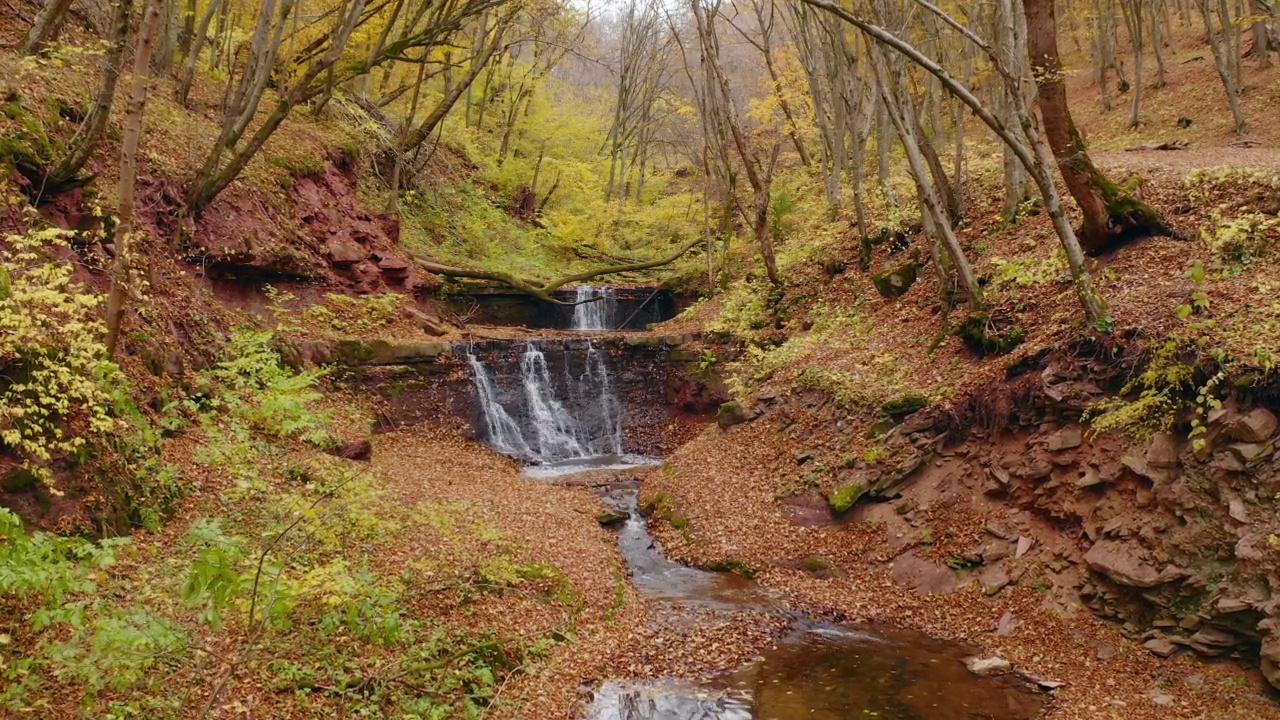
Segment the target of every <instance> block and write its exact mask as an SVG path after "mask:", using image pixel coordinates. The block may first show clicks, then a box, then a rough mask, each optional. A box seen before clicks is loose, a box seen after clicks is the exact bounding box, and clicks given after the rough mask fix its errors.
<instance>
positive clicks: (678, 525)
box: [667, 515, 689, 532]
mask: <svg viewBox="0 0 1280 720" xmlns="http://www.w3.org/2000/svg"><path fill="white" fill-rule="evenodd" d="M667 522H668V523H671V527H673V528H675V529H677V530H679V531H680V532H684V531H685V530H688V529H689V518H687V517H685V516H683V515H672V516H670V517H669V518H667Z"/></svg>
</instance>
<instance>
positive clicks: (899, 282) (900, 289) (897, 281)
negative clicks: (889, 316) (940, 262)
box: [871, 260, 920, 298]
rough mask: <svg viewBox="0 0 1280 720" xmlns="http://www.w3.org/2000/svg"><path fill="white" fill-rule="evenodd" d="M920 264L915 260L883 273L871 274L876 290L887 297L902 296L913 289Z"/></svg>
mask: <svg viewBox="0 0 1280 720" xmlns="http://www.w3.org/2000/svg"><path fill="white" fill-rule="evenodd" d="M919 270H920V264H919V263H917V262H915V261H914V260H913V261H911V262H908V263H906V264H903V265H899V266H898V267H896V268H894V269H892V270H887V271H885V272H882V273H876V274H875V275H873V276H871V282H872V284H874V285H875V286H876V291H877V292H879V293H880V294H881V295H883V296H884V297H887V298H896V297H902V296H903V295H905V294H906V293H907V291H908V290H910V289H911V286H912V285H913V284H914V283H915V281H916V275H917V274H918V273H919Z"/></svg>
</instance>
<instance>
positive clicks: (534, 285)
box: [414, 237, 702, 305]
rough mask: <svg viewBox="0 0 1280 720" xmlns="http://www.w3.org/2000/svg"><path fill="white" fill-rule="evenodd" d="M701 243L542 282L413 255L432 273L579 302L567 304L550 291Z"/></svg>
mask: <svg viewBox="0 0 1280 720" xmlns="http://www.w3.org/2000/svg"><path fill="white" fill-rule="evenodd" d="M700 244H702V238H701V237H699V238H696V239H694V240H692V241H690V242H689V243H688V244H686V245H684V246H682V247H681V248H680V249H679V250H676V251H675V252H674V253H672V254H671V255H668V256H667V257H664V258H659V259H656V260H646V261H644V262H636V263H627V264H623V265H609V266H606V267H601V268H595V269H593V270H585V271H583V272H580V273H576V274H573V275H566V276H565V277H562V278H558V279H555V280H550V281H548V282H544V283H540V282H538V281H537V280H527V279H524V278H518V277H516V276H515V275H512V274H510V273H505V272H501V271H498V270H478V269H474V268H460V267H453V266H451V265H442V264H440V263H438V262H434V261H432V260H427V259H426V258H421V257H414V260H415V261H417V263H418V266H419V267H421V268H422V269H423V270H426V271H428V272H433V273H435V274H437V275H444V276H445V277H456V278H470V279H473V280H492V281H494V282H500V283H502V284H503V285H506V286H508V287H511V288H514V289H516V290H519V291H520V292H522V293H525V294H526V295H532V296H533V297H535V298H538V299H539V300H542V301H544V302H548V303H551V304H553V305H574V304H576V303H567V302H564V301H563V300H557V299H555V298H554V297H551V293H552V292H555V291H556V290H557V289H559V288H561V287H563V286H565V285H568V284H569V283H576V282H582V281H583V280H591V279H592V278H597V277H600V276H602V275H616V274H619V273H626V272H638V271H640V270H651V269H653V268H656V267H661V266H663V265H669V264H671V263H673V262H675V261H676V260H678V259H679V258H680V256H682V255H684V254H685V253H687V252H689V251H690V250H692V249H693V248H694V246H696V245H700Z"/></svg>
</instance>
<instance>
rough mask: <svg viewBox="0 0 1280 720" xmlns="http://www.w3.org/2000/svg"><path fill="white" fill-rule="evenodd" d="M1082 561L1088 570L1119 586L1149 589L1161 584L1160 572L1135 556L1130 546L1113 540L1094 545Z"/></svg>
mask: <svg viewBox="0 0 1280 720" xmlns="http://www.w3.org/2000/svg"><path fill="white" fill-rule="evenodd" d="M1084 561H1085V562H1086V563H1088V565H1089V569H1090V570H1093V571H1094V572H1099V573H1102V574H1103V575H1106V576H1107V577H1109V578H1111V579H1112V580H1114V581H1116V582H1118V583H1120V584H1121V585H1128V586H1129V587H1137V588H1150V587H1155V586H1157V585H1159V584H1160V583H1161V582H1163V580H1162V579H1161V577H1160V571H1159V570H1157V569H1155V568H1154V567H1152V566H1151V565H1148V564H1147V563H1146V562H1144V561H1143V559H1142V558H1141V557H1138V556H1136V555H1135V554H1134V550H1133V548H1132V547H1131V546H1129V545H1126V544H1123V543H1119V542H1115V541H1113V540H1102V541H1099V542H1098V543H1096V544H1094V546H1093V547H1092V548H1090V549H1089V552H1087V553H1085V556H1084Z"/></svg>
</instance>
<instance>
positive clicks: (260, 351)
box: [204, 328, 332, 446]
mask: <svg viewBox="0 0 1280 720" xmlns="http://www.w3.org/2000/svg"><path fill="white" fill-rule="evenodd" d="M274 338H275V336H274V335H273V334H272V333H271V332H269V331H262V330H252V329H249V328H237V329H236V330H235V331H234V332H233V333H232V336H231V343H230V345H229V346H228V348H227V355H228V359H226V360H223V361H222V362H220V363H218V365H217V366H216V367H214V368H212V369H211V370H209V371H207V372H206V373H204V377H205V378H207V379H208V380H209V381H210V382H211V383H212V384H213V385H214V387H216V388H217V389H218V392H217V394H216V395H215V396H214V397H213V398H212V399H210V400H209V401H208V403H209V406H210V407H212V408H221V409H225V410H226V412H227V414H228V415H229V416H230V417H231V418H232V419H234V420H236V421H238V422H241V423H243V424H244V426H245V427H246V428H248V429H250V430H254V431H258V432H262V433H265V434H267V435H269V436H272V437H276V438H299V439H301V440H303V441H306V442H309V443H311V444H313V445H318V446H326V445H327V444H329V443H331V442H332V435H331V434H330V432H329V421H330V416H331V414H330V413H328V412H324V411H320V410H316V409H314V408H313V405H314V404H315V402H316V401H318V400H319V399H320V398H321V395H320V393H319V392H318V391H317V390H316V389H315V386H316V384H317V383H318V382H319V381H320V378H321V377H323V376H324V371H322V370H319V369H313V370H306V371H303V372H296V371H294V370H291V369H289V368H287V367H285V366H284V365H283V364H282V363H281V361H280V354H279V353H278V352H276V350H275V349H274V348H273V347H272V343H273V341H274Z"/></svg>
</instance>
